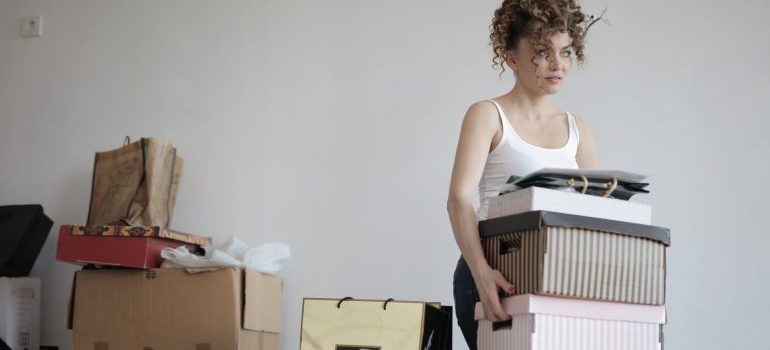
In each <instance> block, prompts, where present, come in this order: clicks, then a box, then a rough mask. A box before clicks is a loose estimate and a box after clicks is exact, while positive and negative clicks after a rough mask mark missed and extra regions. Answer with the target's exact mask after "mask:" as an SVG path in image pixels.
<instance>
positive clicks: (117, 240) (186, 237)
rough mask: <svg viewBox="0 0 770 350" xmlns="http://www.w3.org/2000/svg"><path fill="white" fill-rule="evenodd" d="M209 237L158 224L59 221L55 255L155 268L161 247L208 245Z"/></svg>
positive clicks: (63, 258)
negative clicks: (81, 223) (83, 224)
mask: <svg viewBox="0 0 770 350" xmlns="http://www.w3.org/2000/svg"><path fill="white" fill-rule="evenodd" d="M210 244H211V239H210V238H207V237H201V236H196V235H191V234H187V233H181V232H176V231H172V230H169V229H165V228H161V227H159V226H106V225H86V226H80V225H62V226H61V227H60V228H59V244H58V246H57V248H56V259H57V260H59V261H66V262H71V263H76V264H96V265H110V266H122V267H135V268H142V269H151V268H158V267H160V264H161V263H162V262H163V258H161V256H160V252H161V250H163V248H167V247H170V248H176V247H179V246H181V245H186V246H187V247H188V248H190V249H194V248H195V247H196V246H201V245H210Z"/></svg>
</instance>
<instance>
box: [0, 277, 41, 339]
mask: <svg viewBox="0 0 770 350" xmlns="http://www.w3.org/2000/svg"><path fill="white" fill-rule="evenodd" d="M0 339H3V340H4V341H5V343H6V344H7V345H8V346H10V348H11V349H13V350H31V349H38V348H40V279H39V278H34V277H23V278H7V277H0Z"/></svg>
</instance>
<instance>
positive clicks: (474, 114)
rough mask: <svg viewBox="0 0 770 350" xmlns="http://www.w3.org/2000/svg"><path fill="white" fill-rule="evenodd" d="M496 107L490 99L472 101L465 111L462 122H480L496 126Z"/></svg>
mask: <svg viewBox="0 0 770 350" xmlns="http://www.w3.org/2000/svg"><path fill="white" fill-rule="evenodd" d="M498 118H499V117H498V111H497V107H496V106H495V104H494V103H493V102H492V101H491V100H480V101H476V102H473V103H472V104H471V105H470V106H469V107H468V111H467V112H465V118H464V120H463V124H481V125H487V126H493V127H496V126H497V124H498Z"/></svg>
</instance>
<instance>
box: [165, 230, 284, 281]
mask: <svg viewBox="0 0 770 350" xmlns="http://www.w3.org/2000/svg"><path fill="white" fill-rule="evenodd" d="M201 248H203V251H204V254H203V255H196V254H193V253H192V252H190V251H189V250H187V247H186V246H180V247H177V248H164V249H163V250H162V251H161V253H160V255H161V256H162V257H163V259H165V261H164V262H163V265H162V266H163V267H184V268H187V269H188V270H190V271H207V270H211V269H216V268H222V267H243V268H248V269H251V270H257V271H259V272H264V273H269V274H276V273H278V272H280V271H281V268H282V267H283V266H282V265H281V261H283V260H286V259H288V258H289V257H290V256H291V250H290V249H289V246H287V245H286V244H283V243H265V244H262V245H259V246H257V247H253V248H250V247H249V246H248V245H247V244H246V243H244V242H243V241H241V240H240V239H238V238H236V237H230V238H229V239H228V240H227V241H225V242H224V243H223V244H221V245H219V246H216V247H201Z"/></svg>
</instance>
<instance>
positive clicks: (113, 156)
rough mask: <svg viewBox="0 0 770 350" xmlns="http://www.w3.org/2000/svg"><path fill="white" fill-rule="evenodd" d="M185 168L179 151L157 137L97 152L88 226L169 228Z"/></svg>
mask: <svg viewBox="0 0 770 350" xmlns="http://www.w3.org/2000/svg"><path fill="white" fill-rule="evenodd" d="M183 166H184V161H183V160H182V158H181V157H179V156H178V155H177V153H176V148H174V146H172V145H171V144H170V143H168V142H166V141H162V140H159V139H155V138H142V139H141V140H139V141H136V142H133V143H130V142H128V140H127V144H126V145H124V146H123V147H120V148H118V149H115V150H112V151H107V152H97V153H96V158H95V160H94V173H93V182H92V187H91V204H90V206H89V210H88V221H87V223H88V224H89V225H125V226H160V227H164V228H165V227H168V226H169V224H170V223H171V218H172V216H173V214H174V204H175V202H176V193H177V189H178V187H179V180H180V178H181V176H182V169H183Z"/></svg>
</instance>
